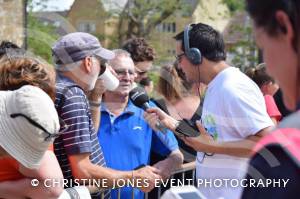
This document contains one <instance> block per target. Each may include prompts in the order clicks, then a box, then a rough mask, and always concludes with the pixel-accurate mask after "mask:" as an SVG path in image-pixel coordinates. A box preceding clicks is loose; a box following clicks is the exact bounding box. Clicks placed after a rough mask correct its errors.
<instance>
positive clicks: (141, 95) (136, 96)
mask: <svg viewBox="0 0 300 199" xmlns="http://www.w3.org/2000/svg"><path fill="white" fill-rule="evenodd" d="M129 98H130V99H131V101H132V103H133V104H134V105H135V106H137V107H139V108H142V107H143V105H144V104H145V103H146V102H149V97H148V95H147V93H146V91H145V90H144V89H143V88H141V87H135V88H134V89H132V90H131V91H130V92H129Z"/></svg>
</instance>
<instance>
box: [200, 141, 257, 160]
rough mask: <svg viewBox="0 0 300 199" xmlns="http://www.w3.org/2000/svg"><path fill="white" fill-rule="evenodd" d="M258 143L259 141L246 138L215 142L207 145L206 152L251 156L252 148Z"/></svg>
mask: <svg viewBox="0 0 300 199" xmlns="http://www.w3.org/2000/svg"><path fill="white" fill-rule="evenodd" d="M256 143H257V141H255V140H252V139H244V140H240V141H232V142H214V143H213V144H211V145H209V146H208V147H207V150H206V151H205V152H207V153H216V154H225V155H232V156H238V157H250V156H251V154H252V149H253V147H254V146H255V144H256Z"/></svg>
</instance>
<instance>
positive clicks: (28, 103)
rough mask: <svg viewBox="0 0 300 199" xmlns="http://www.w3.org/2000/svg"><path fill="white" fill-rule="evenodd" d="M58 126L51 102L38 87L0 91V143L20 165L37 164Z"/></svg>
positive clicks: (50, 142) (30, 166)
mask: <svg viewBox="0 0 300 199" xmlns="http://www.w3.org/2000/svg"><path fill="white" fill-rule="evenodd" d="M59 128H60V125H59V119H58V115H57V112H56V109H55V106H54V103H53V101H52V100H51V98H50V97H49V96H48V95H47V94H46V93H45V92H44V91H43V90H41V89H40V88H38V87H34V86H29V85H26V86H23V87H21V88H20V89H18V90H14V91H0V146H1V147H2V148H3V149H4V150H5V151H6V152H7V153H8V154H9V155H10V156H12V157H13V158H14V159H16V160H17V161H18V162H19V163H21V164H22V165H23V166H25V167H27V168H30V169H34V168H38V167H39V164H40V161H41V159H42V157H43V155H44V154H45V151H46V150H47V149H48V148H49V145H50V144H52V143H53V140H54V137H56V136H57V135H58V132H59Z"/></svg>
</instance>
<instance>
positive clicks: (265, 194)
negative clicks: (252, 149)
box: [242, 144, 300, 199]
mask: <svg viewBox="0 0 300 199" xmlns="http://www.w3.org/2000/svg"><path fill="white" fill-rule="evenodd" d="M270 153H271V154H270ZM262 154H264V156H262ZM273 155H274V156H273ZM268 157H270V158H268ZM271 157H272V158H274V159H272V158H271ZM263 177H264V178H266V179H275V180H276V181H277V182H278V181H279V180H280V181H281V182H280V186H281V187H279V184H278V183H277V184H275V185H276V186H270V187H260V188H257V187H249V186H248V187H246V188H245V189H244V192H243V195H242V199H248V198H249V199H253V198H255V199H266V198H270V199H271V198H272V199H286V198H288V199H294V198H295V199H296V198H300V187H299V185H300V169H299V166H297V163H296V162H295V160H294V159H293V158H291V157H290V156H289V154H288V153H287V152H286V151H285V150H284V149H283V148H282V147H281V146H280V145H278V144H272V145H268V146H266V147H265V148H264V149H262V150H261V151H260V153H259V154H256V155H255V156H254V157H253V158H252V159H251V161H250V166H249V168H248V175H247V180H248V182H249V180H250V179H251V178H252V179H256V180H258V179H262V178H263ZM282 179H284V180H285V181H286V180H289V181H288V182H287V184H286V187H283V182H282Z"/></svg>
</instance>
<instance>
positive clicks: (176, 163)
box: [166, 149, 183, 172]
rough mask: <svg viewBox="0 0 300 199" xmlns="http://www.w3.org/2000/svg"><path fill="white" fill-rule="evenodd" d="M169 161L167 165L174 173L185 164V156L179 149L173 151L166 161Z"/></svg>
mask: <svg viewBox="0 0 300 199" xmlns="http://www.w3.org/2000/svg"><path fill="white" fill-rule="evenodd" d="M166 160H167V161H168V163H167V164H169V165H170V168H172V172H173V171H174V170H176V169H178V168H179V167H180V166H181V165H182V163H183V154H182V153H181V152H180V150H179V149H177V150H175V151H172V153H171V154H170V155H169V156H168V157H167V159H166Z"/></svg>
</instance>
